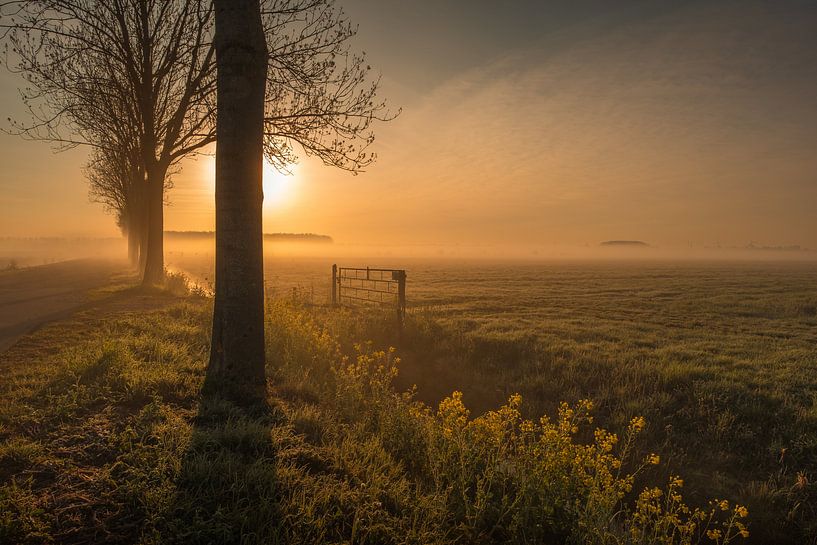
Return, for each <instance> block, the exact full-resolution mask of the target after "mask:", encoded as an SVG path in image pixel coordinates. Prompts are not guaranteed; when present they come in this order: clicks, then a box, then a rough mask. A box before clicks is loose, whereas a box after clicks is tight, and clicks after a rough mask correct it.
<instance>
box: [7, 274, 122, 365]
mask: <svg viewBox="0 0 817 545" xmlns="http://www.w3.org/2000/svg"><path fill="white" fill-rule="evenodd" d="M126 269H127V267H126V265H125V263H124V262H121V261H103V260H93V259H83V260H76V261H65V262H62V263H55V264H53V265H43V266H40V267H31V268H27V269H21V270H19V271H5V272H2V273H0V353H2V352H4V351H5V350H6V349H8V348H9V347H10V346H11V345H13V344H14V343H15V342H16V341H17V339H19V338H20V337H21V336H23V335H25V334H26V333H28V332H30V331H34V330H35V329H37V328H39V327H40V326H42V325H43V324H46V323H48V322H50V321H52V320H57V319H60V318H63V317H66V316H68V315H70V314H72V313H73V312H76V311H78V310H81V309H82V308H84V307H86V306H88V305H89V304H91V303H92V301H91V299H90V298H89V295H88V292H89V291H90V290H93V289H96V288H100V287H103V286H106V285H108V284H110V283H111V280H112V277H114V275H117V274H122V273H124V272H125V271H126Z"/></svg>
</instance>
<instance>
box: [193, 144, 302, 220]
mask: <svg viewBox="0 0 817 545" xmlns="http://www.w3.org/2000/svg"><path fill="white" fill-rule="evenodd" d="M201 164H202V176H203V178H204V179H205V180H206V183H207V186H206V187H207V190H208V191H209V192H211V193H212V192H213V191H215V183H216V159H215V157H212V156H209V157H206V158H204V159H203V160H202V163H201ZM297 174H298V165H292V166H290V174H283V173H281V172H278V171H277V170H276V169H275V167H273V166H272V165H271V164H269V163H268V162H267V161H264V182H263V183H264V208H267V207H275V208H278V207H281V206H283V205H286V204H288V203H290V202H291V201H292V200H293V198H294V196H295V187H296V183H295V182H296V175H297Z"/></svg>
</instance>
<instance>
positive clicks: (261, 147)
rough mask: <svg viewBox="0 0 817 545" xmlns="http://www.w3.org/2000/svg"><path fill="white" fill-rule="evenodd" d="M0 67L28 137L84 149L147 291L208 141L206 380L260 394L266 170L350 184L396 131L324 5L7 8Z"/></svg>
mask: <svg viewBox="0 0 817 545" xmlns="http://www.w3.org/2000/svg"><path fill="white" fill-rule="evenodd" d="M0 17H2V19H1V20H0V27H2V28H3V29H4V33H3V37H4V38H5V46H6V52H5V53H6V64H7V66H8V67H9V68H10V69H11V70H12V71H15V72H17V73H19V74H20V75H21V76H22V77H23V78H24V79H25V80H26V82H27V83H28V86H27V87H26V88H25V89H23V90H21V96H22V100H23V103H24V104H25V106H26V108H27V110H28V113H29V114H30V119H26V120H24V121H11V120H10V121H11V123H12V130H13V131H15V132H17V133H18V134H20V135H22V136H23V137H26V138H30V139H35V140H47V141H51V142H54V143H56V144H57V146H58V148H61V149H65V148H70V147H74V146H79V145H86V146H90V147H91V148H92V152H91V154H90V157H89V161H88V163H87V165H86V167H85V173H86V175H87V178H88V181H89V183H90V188H91V189H90V192H91V195H92V198H94V199H95V200H97V201H99V202H101V203H103V204H104V205H105V206H106V207H107V208H108V209H109V210H110V211H112V212H113V213H115V214H116V219H117V222H118V224H119V225H120V227H121V228H122V230H123V232H124V233H125V234H126V235H127V236H128V240H129V244H128V247H129V254H130V257H131V259H132V260H133V261H134V263H139V264H140V266H141V267H142V268H143V269H142V270H143V282H144V284H147V285H154V284H158V283H160V282H161V281H162V280H163V278H164V262H163V253H164V252H163V231H164V229H163V223H164V222H163V208H164V206H163V205H164V202H165V198H166V194H167V191H168V189H169V188H170V187H171V178H172V174H173V173H174V172H175V171H176V170H177V169H178V166H179V163H180V161H182V159H184V158H185V157H188V156H190V155H194V154H198V153H203V152H205V151H206V150H207V149H208V146H209V145H211V144H212V143H214V142H216V191H215V193H216V194H215V206H216V286H215V306H214V316H213V333H212V346H211V355H210V365H209V373H208V377H209V378H212V379H213V380H214V382H215V383H216V384H218V385H219V388H220V389H222V390H223V391H224V392H226V393H229V394H230V395H231V397H234V398H235V399H239V400H247V399H257V398H259V397H263V395H264V392H263V389H264V384H265V379H264V365H265V361H264V360H265V354H264V320H263V313H264V282H263V235H262V228H261V225H262V221H261V219H262V218H261V210H262V202H263V190H262V187H263V186H262V172H263V161H264V157H266V160H267V161H269V162H270V163H272V164H273V165H274V166H275V167H276V168H278V169H281V170H286V169H287V167H288V165H290V164H292V163H293V162H294V161H296V160H297V152H298V151H301V150H302V151H303V152H305V153H306V154H307V155H312V156H316V157H318V158H320V159H321V160H322V161H323V162H324V163H325V164H327V165H330V166H333V167H337V168H340V169H344V170H348V171H351V172H358V171H360V170H361V169H362V168H364V167H366V166H367V165H368V164H370V163H371V162H372V161H373V160H374V155H373V154H371V153H369V152H368V148H369V146H370V145H371V143H372V142H373V139H374V136H373V134H372V131H371V125H372V123H373V122H374V121H375V120H387V119H390V117H391V116H390V114H389V113H388V111H387V110H386V107H385V104H384V103H383V102H382V101H380V100H378V99H377V97H376V93H377V89H378V84H379V80H378V79H377V78H371V77H370V70H371V69H370V67H369V66H368V65H367V64H366V63H365V60H364V57H363V56H361V55H356V54H354V53H353V52H352V51H351V50H350V46H349V39H350V38H351V37H352V36H353V35H354V34H355V28H354V27H353V26H352V25H351V24H350V22H349V21H348V20H347V19H346V17H345V16H344V14H343V12H342V10H340V9H338V8H336V6H335V5H334V1H333V0H8V1H0Z"/></svg>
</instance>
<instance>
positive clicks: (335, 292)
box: [332, 264, 338, 306]
mask: <svg viewBox="0 0 817 545" xmlns="http://www.w3.org/2000/svg"><path fill="white" fill-rule="evenodd" d="M337 304H338V266H337V264H334V265H332V306H337Z"/></svg>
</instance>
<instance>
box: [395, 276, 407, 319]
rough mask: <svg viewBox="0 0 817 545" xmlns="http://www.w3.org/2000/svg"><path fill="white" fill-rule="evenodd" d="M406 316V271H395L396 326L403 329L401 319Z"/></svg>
mask: <svg viewBox="0 0 817 545" xmlns="http://www.w3.org/2000/svg"><path fill="white" fill-rule="evenodd" d="M405 317H406V271H404V270H402V271H397V326H398V327H399V328H400V332H401V333H402V331H403V319H404V318H405Z"/></svg>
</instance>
